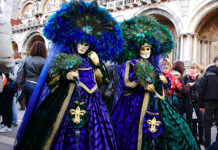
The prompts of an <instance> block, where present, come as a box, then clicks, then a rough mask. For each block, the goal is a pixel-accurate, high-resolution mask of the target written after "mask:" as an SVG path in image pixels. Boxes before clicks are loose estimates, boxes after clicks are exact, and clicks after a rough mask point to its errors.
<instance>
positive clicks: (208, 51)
mask: <svg viewBox="0 0 218 150" xmlns="http://www.w3.org/2000/svg"><path fill="white" fill-rule="evenodd" d="M217 16H218V8H216V9H214V10H212V11H210V12H209V13H208V14H207V15H205V16H204V17H203V18H202V19H201V20H200V21H199V23H198V25H197V28H196V29H195V33H198V35H199V46H198V47H199V53H200V54H199V57H200V63H201V64H208V63H211V62H212V61H213V59H214V57H216V56H218V17H217Z"/></svg>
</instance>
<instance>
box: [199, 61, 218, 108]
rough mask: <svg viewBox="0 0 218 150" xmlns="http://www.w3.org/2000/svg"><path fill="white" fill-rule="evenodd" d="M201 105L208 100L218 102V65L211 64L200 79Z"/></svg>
mask: <svg viewBox="0 0 218 150" xmlns="http://www.w3.org/2000/svg"><path fill="white" fill-rule="evenodd" d="M199 99H200V107H204V102H206V101H217V102H218V67H216V66H215V65H214V66H210V67H209V68H208V69H207V70H206V73H205V74H204V76H203V77H202V79H201V81H200V87H199Z"/></svg>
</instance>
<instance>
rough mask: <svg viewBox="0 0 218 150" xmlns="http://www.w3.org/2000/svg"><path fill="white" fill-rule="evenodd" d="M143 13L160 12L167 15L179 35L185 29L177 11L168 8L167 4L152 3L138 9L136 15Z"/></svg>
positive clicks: (153, 13)
mask: <svg viewBox="0 0 218 150" xmlns="http://www.w3.org/2000/svg"><path fill="white" fill-rule="evenodd" d="M142 14H146V15H155V14H158V15H160V16H164V17H166V18H167V19H169V20H170V21H171V22H172V23H173V25H174V26H175V28H176V32H177V34H178V35H179V34H180V33H181V31H182V29H183V24H182V21H181V19H180V18H179V17H178V16H177V15H176V13H175V12H174V11H173V10H171V9H170V8H168V7H166V6H162V5H151V6H148V7H143V8H142V9H140V10H139V11H137V12H136V13H135V15H134V16H138V15H142Z"/></svg>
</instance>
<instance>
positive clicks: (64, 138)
mask: <svg viewBox="0 0 218 150" xmlns="http://www.w3.org/2000/svg"><path fill="white" fill-rule="evenodd" d="M78 73H79V81H80V85H81V87H82V90H81V91H80V94H81V99H82V100H83V101H84V103H85V105H86V106H87V110H88V112H89V121H88V123H87V125H85V126H84V127H83V128H82V129H81V130H80V132H81V133H80V139H79V149H80V150H116V149H117V146H116V141H115V137H114V133H113V129H112V126H111V123H110V120H109V117H108V114H107V112H106V108H105V107H104V104H103V102H102V100H101V97H100V95H99V94H98V92H97V88H98V86H97V83H96V80H95V74H94V70H93V68H92V67H91V65H90V63H89V62H88V61H87V60H86V58H83V64H82V66H80V68H79V71H78ZM75 97H76V92H75V90H74V92H73V94H72V96H71V98H70V102H69V105H68V106H67V109H66V111H65V113H64V117H63V119H62V121H61V123H60V126H59V127H58V130H57V132H56V134H55V136H54V139H53V141H52V144H51V149H52V150H74V149H76V138H75V129H74V128H73V127H72V126H71V125H70V124H69V123H68V122H67V115H68V112H69V109H70V106H71V104H72V102H73V101H74V100H75Z"/></svg>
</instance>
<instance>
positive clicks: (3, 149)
mask: <svg viewBox="0 0 218 150" xmlns="http://www.w3.org/2000/svg"><path fill="white" fill-rule="evenodd" d="M18 108H19V107H18ZM24 112H25V111H23V110H18V126H17V127H12V129H13V130H12V131H11V132H6V133H0V150H12V149H13V145H14V140H15V136H16V133H17V130H18V128H19V125H20V123H21V121H22V118H23V115H24ZM216 131H217V130H216V127H213V128H212V131H211V133H212V142H214V141H215V139H216ZM201 148H202V150H203V146H201Z"/></svg>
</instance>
